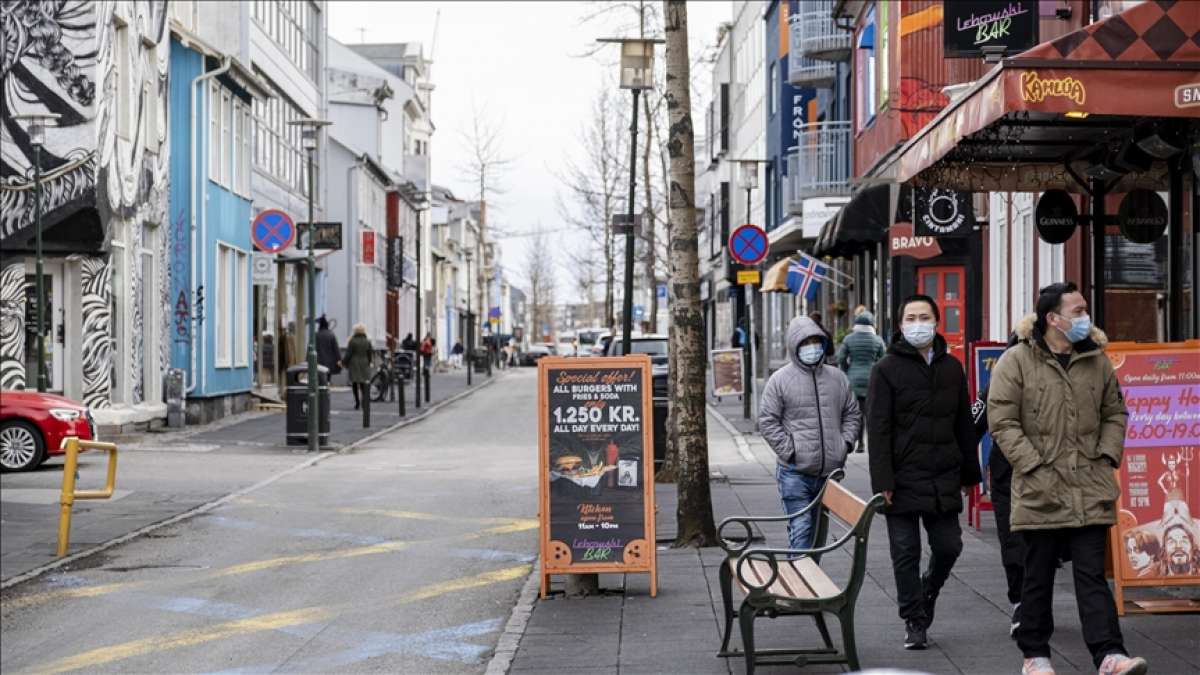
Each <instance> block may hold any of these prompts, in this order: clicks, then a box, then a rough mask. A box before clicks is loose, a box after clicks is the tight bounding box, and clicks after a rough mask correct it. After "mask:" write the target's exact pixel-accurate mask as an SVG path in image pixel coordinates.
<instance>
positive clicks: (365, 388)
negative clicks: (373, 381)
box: [350, 382, 371, 410]
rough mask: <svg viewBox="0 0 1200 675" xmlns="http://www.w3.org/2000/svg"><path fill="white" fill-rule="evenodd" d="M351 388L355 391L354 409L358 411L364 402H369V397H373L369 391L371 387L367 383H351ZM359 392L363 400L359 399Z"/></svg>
mask: <svg viewBox="0 0 1200 675" xmlns="http://www.w3.org/2000/svg"><path fill="white" fill-rule="evenodd" d="M350 388H351V389H352V390H354V409H355V410H358V408H359V406H361V405H362V402H363V401H365V400H367V397H368V396H370V395H371V394H370V391H369V389H370V386H369V385H368V384H367V383H366V382H351V383H350ZM359 392H362V397H361V398H360V397H359Z"/></svg>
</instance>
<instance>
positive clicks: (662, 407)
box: [605, 335, 671, 465]
mask: <svg viewBox="0 0 1200 675" xmlns="http://www.w3.org/2000/svg"><path fill="white" fill-rule="evenodd" d="M608 337H609V338H610V339H609V341H608V342H607V343H606V344H605V356H621V355H623V354H624V353H625V349H624V344H622V341H621V340H620V339H619V338H615V339H614V338H612V336H611V335H610V336H608ZM670 344H671V343H670V341H669V339H668V338H667V336H666V335H638V336H636V337H631V338H630V340H629V353H630V354H648V355H649V356H650V364H651V369H650V382H651V386H652V394H651V396H652V398H653V403H652V405H653V406H654V410H653V414H654V463H655V465H659V464H662V463H663V461H664V460H665V459H666V457H667V409H668V407H669V406H670V397H671V382H670V378H669V377H668V371H669V362H670V360H669V354H670V352H669V350H668V348H669V347H670Z"/></svg>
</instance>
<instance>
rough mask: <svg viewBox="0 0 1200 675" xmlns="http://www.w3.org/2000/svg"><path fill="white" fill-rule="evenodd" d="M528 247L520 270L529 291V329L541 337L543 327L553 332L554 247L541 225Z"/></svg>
mask: <svg viewBox="0 0 1200 675" xmlns="http://www.w3.org/2000/svg"><path fill="white" fill-rule="evenodd" d="M529 244H530V245H529V246H528V247H527V248H526V249H525V260H524V261H523V262H524V265H523V269H522V271H523V273H524V276H525V284H526V286H527V288H528V289H529V295H528V303H529V322H530V324H532V325H531V326H530V329H531V332H532V331H536V333H535V334H536V335H538V336H539V337H543V335H544V333H545V331H543V330H542V326H545V325H550V326H551V330H553V324H554V307H555V300H554V296H555V292H554V291H555V289H554V247H553V246H552V245H551V243H550V237H549V236H548V235H547V233H546V231H545V230H544V229H542V227H541V225H538V227H537V228H536V230H535V232H534V234H533V238H532V240H531V241H530V242H529Z"/></svg>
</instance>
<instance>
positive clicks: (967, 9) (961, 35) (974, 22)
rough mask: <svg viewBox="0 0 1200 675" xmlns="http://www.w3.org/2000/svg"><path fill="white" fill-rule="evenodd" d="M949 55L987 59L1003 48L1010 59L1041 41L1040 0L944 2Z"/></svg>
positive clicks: (945, 45)
mask: <svg viewBox="0 0 1200 675" xmlns="http://www.w3.org/2000/svg"><path fill="white" fill-rule="evenodd" d="M942 6H943V15H942V16H943V27H944V32H943V42H942V44H943V46H944V47H945V52H946V56H948V57H951V56H983V48H984V47H1003V48H1004V51H1005V53H1006V54H1008V55H1009V56H1011V55H1013V54H1016V53H1018V52H1023V51H1025V50H1026V49H1029V48H1030V47H1032V46H1034V45H1036V44H1037V42H1038V0H954V2H947V3H943V5H942Z"/></svg>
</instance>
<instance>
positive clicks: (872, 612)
mask: <svg viewBox="0 0 1200 675" xmlns="http://www.w3.org/2000/svg"><path fill="white" fill-rule="evenodd" d="M738 414H739V415H740V411H739V412H738ZM709 434H710V438H711V439H713V441H712V442H713V443H716V442H717V441H718V438H719V436H718V435H724V436H726V437H728V433H727V432H726V431H725V430H724V429H722V428H721V426H719V425H715V424H713V423H712V421H711V415H710V424H709ZM748 438H750V439H751V443H750V445H751V449H752V451H753V455H754V458H755V461H744V460H741V459H740V458H737V457H736V456H734V457H731V456H730V455H729V454H728V453H723V454H722V458H721V460H720V461H719V462H718V460H717V459H714V460H713V462H714V463H713V467H712V468H713V470H714V471H716V472H718V474H719V476H718V478H716V479H715V480H714V481H713V483H712V486H713V503H714V511H715V514H716V517H717V520H718V521H719V520H720V519H721V518H723V517H726V516H730V515H738V514H747V513H749V514H755V515H772V514H775V513H777V512H779V510H780V508H781V507H780V504H779V496H778V492H777V488H776V484H775V480H774V474H773V471H774V459H773V455H772V454H771V453H770V451H769V449H768V448H766V446H765V445H764V444H763V443H762V442H761V440H760V439H759V438H758V437H757V436H750V437H748ZM846 484H847V486H848V487H849V488H850V489H851V490H853V491H854V492H855V493H857V494H859V495H862V496H866V495H867V494H868V492H869V478H868V474H867V462H866V455H865V454H853V455H851V457H850V461H849V463H848V466H847V479H846ZM657 498H658V507H659V515H658V521H657V522H658V527H659V531H660V533H664V532H671V531H673V530H674V524H673V522H674V517H675V500H674V486H659V489H658V490H657ZM961 522H962V523H963V527H964V530H963V544H964V548H963V553H962V556H961V557H960V558H959V560H958V563H957V564H956V565H955V569H954V573H953V575H952V577H951V579H950V580H949V582H948V583H947V585H946V588H945V589H944V590H943V592H942V595H941V598H940V600H939V602H938V611H937V621H936V623H935V624H934V625H933V627H932V628H931V629H930V631H929V635H930V639H931V640H932V645H931V648H930V649H928V650H925V651H905V650H904V649H902V647H901V640H902V639H903V635H904V626H903V622H902V621H901V620H900V619H899V617H898V616H897V613H896V605H895V584H894V581H893V577H892V568H891V562H890V558H889V556H888V551H887V533H886V529H885V526H884V522H883V519H882V518H881V517H880V518H877V519H876V520H875V522H874V523H873V526H872V529H871V539H870V546H869V548H870V551H869V554H868V563H867V579H866V581H865V582H864V585H863V588H862V592H861V594H860V596H859V602H858V609H857V612H856V615H855V624H856V628H857V640H858V645H859V658H860V660H861V662H862V665H863V668H864V669H873V668H899V669H906V670H910V671H917V672H925V673H971V674H975V673H979V674H985V675H987V674H991V673H996V674H1000V673H1017V672H1020V667H1021V658H1020V653H1019V651H1018V650H1017V648H1016V646H1015V645H1014V644H1013V642H1012V641H1011V640H1010V638H1009V636H1008V628H1009V605H1008V602H1007V599H1006V598H1005V582H1004V574H1003V571H1002V568H1001V567H1000V554H999V546H998V544H997V542H996V532H995V527H994V521H993V520H992V518H991V516H990V515H988V514H985V517H984V527H983V529H982V531H976V530H974V529H973V528H968V527H967V526H966V524H965V523H966V518H965V517H963V519H962V521H961ZM763 534H764V535H765V537H766V542H767V543H769V544H772V545H779V546H782V545H784V544H785V543H786V532H785V531H784V529H783V527H782V526H779V527H774V528H771V527H765V528H764V532H763ZM659 541H660V544H659V548H660V550H659V558H658V561H659V563H658V565H659V577H658V584H659V586H658V588H659V591H658V597H657V598H650V597H649V581H648V577H647V576H646V575H644V574H630V575H627V576H626V575H605V576H602V577H601V586H602V587H603V588H605V589H607V590H608V594H607V595H605V596H604V597H592V598H582V599H573V598H565V597H564V596H562V595H555V596H552V597H551V598H548V599H546V600H543V601H535V603H534V606H533V610H532V615H531V616H530V617H529V621H528V623H527V625H526V629H525V632H524V635H523V637H522V639H521V641H520V644H519V646H518V648H517V651H516V655H515V657H514V659H513V662H512V665H511V668H510V671H509V672H512V673H552V672H553V673H561V672H572V673H621V674H622V675H625V674H632V673H741V672H744V671H745V668H744V662H743V660H742V659H741V658H730V659H723V658H719V657H717V656H716V653H717V648H718V647H719V646H720V640H721V630H722V623H721V613H722V610H721V596H720V590H719V587H718V585H717V573H718V569H719V565H720V564H721V563H722V561H723V559H724V557H723V552H722V551H721V550H720V549H719V548H711V549H699V550H697V549H678V550H677V549H667V548H665V544H663V543H662V541H663V537H662V536H660V537H659ZM927 553H928V552H926V555H927ZM822 563H823V565H822V566H823V567H825V568H826V569H827V571H828V572H829V574H830V576H832V577H833V578H834V580H835V581H838V582H839V583H840V582H842V581H843V580H844V579H845V577H846V574H847V573H848V563H849V556H848V555H845V554H838V555H833V556H827V557H826V558H825V559H824V560H823V561H822ZM555 587H561V584H557V583H556V584H555ZM737 596H738V593H737V591H735V597H737ZM735 602H740V600H735ZM1054 611H1055V623H1056V625H1057V629H1056V632H1055V636H1054V639H1053V641H1052V643H1051V645H1052V648H1053V650H1054V657H1053V661H1054V664H1055V667H1056V668H1057V669H1058V672H1059V673H1064V674H1065V673H1075V672H1079V673H1094V672H1095V669H1094V668H1093V667H1092V664H1091V659H1090V656H1089V655H1088V652H1087V649H1086V647H1085V646H1084V644H1083V639H1082V637H1081V632H1080V623H1079V616H1078V613H1077V611H1076V608H1075V599H1074V593H1073V584H1072V582H1071V574H1070V569H1069V566H1068V567H1064V569H1062V570H1060V571H1059V574H1058V576H1057V579H1056V589H1055V604H1054ZM828 621H829V628H830V631H831V632H832V633H833V634H834V642H835V644H838V645H839V646H840V639H839V637H838V634H839V631H840V627H839V626H838V625H837V620H836V619H835V618H830V619H829V620H828ZM1121 627H1122V630H1123V631H1124V636H1125V641H1126V646H1127V647H1128V649H1129V650H1130V651H1131V652H1133V653H1135V654H1140V655H1144V656H1145V657H1146V658H1147V659H1148V660H1149V661H1150V665H1151V672H1152V673H1155V674H1156V675H1162V674H1172V675H1175V674H1178V675H1184V674H1188V673H1191V674H1194V673H1200V616H1197V615H1137V616H1134V615H1127V616H1125V617H1123V618H1122V619H1121ZM755 629H756V630H755V635H756V642H757V643H758V644H759V646H761V647H799V646H810V647H812V646H819V644H820V636H819V634H818V632H817V630H816V627H815V624H814V622H813V621H812V620H811V619H809V618H807V617H787V618H780V619H775V620H771V619H759V620H758V621H756V623H755ZM733 635H734V638H733V640H732V642H731V644H732V645H734V646H740V644H741V642H740V639H739V637H738V631H737V626H736V624H735V625H734V627H733ZM768 672H810V673H830V672H843V669H842V668H840V667H838V666H807V667H805V668H802V669H801V668H795V667H783V668H773V669H770V670H769V671H768Z"/></svg>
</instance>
